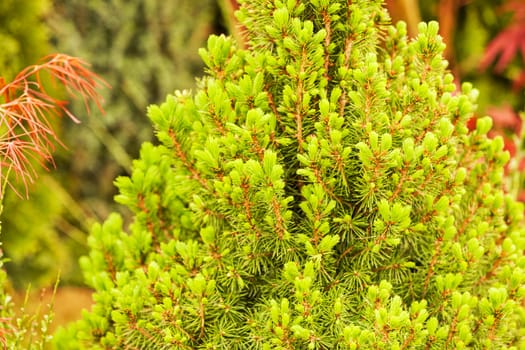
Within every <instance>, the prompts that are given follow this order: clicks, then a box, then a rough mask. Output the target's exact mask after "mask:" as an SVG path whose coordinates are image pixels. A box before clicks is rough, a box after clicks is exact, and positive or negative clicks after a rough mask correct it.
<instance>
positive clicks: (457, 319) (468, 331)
mask: <svg viewBox="0 0 525 350" xmlns="http://www.w3.org/2000/svg"><path fill="white" fill-rule="evenodd" d="M238 17H239V19H240V21H241V23H242V24H243V25H244V27H245V28H246V35H247V38H248V41H247V42H248V48H247V49H239V48H238V47H237V46H236V43H235V42H234V41H233V40H232V39H230V38H227V37H224V36H211V37H210V38H209V41H208V48H207V49H203V50H201V51H200V54H201V57H202V59H203V60H204V62H205V63H206V65H207V67H208V73H207V76H206V77H204V78H203V79H202V80H200V81H199V88H198V90H197V91H196V92H195V94H191V93H190V92H187V91H183V92H177V93H175V94H174V95H170V96H168V98H167V100H166V102H165V103H163V104H161V105H160V106H151V107H150V108H149V110H148V115H149V118H150V119H151V121H152V123H153V126H154V128H155V132H156V136H157V138H158V140H159V145H157V146H154V145H152V144H149V143H145V144H144V145H143V147H142V151H141V155H140V158H139V159H138V160H136V161H135V162H134V165H133V173H132V175H131V176H130V177H121V178H118V179H117V180H116V184H117V186H118V187H119V189H120V194H119V195H118V196H117V198H116V199H117V201H118V202H120V203H122V204H124V205H126V206H127V207H129V208H130V209H131V210H132V211H133V212H134V214H135V217H134V221H133V223H132V224H131V226H130V229H129V232H125V231H124V230H123V228H122V220H121V218H120V217H119V216H118V215H117V214H114V215H112V216H110V217H109V218H108V219H107V221H106V222H104V223H103V224H102V225H97V226H95V227H94V229H93V231H92V232H91V236H90V238H89V244H90V247H91V251H90V254H89V256H88V257H84V258H83V259H82V260H81V265H82V267H83V270H84V273H85V278H86V281H87V282H88V283H89V284H90V285H91V286H92V287H93V288H94V289H95V290H96V292H95V295H94V300H95V305H94V306H93V309H92V311H91V312H89V313H86V314H85V315H84V318H83V319H82V320H81V321H79V322H78V323H76V324H74V325H72V326H71V327H69V328H68V329H67V330H65V331H63V332H61V333H60V334H58V335H57V337H56V345H57V348H59V349H81V348H86V349H503V348H506V349H523V348H524V347H525V340H524V333H525V327H524V322H525V308H524V296H525V286H524V279H525V271H524V268H525V258H524V256H523V250H524V247H525V235H524V231H523V230H524V229H523V226H522V224H523V206H522V205H521V204H519V203H517V202H515V201H514V200H513V199H512V198H510V197H509V196H508V195H506V194H505V192H504V188H503V180H504V173H503V168H502V167H503V165H504V164H505V163H506V162H507V161H508V159H509V156H508V154H507V153H506V152H504V151H503V150H502V146H503V143H502V140H501V138H495V139H489V138H487V136H486V134H487V132H488V131H489V129H490V128H491V119H490V118H489V117H485V118H480V119H478V120H477V125H476V128H475V129H474V130H473V131H469V129H468V128H467V125H466V123H467V121H468V120H469V119H470V118H471V116H472V114H473V111H474V110H475V103H476V102H475V101H476V97H477V92H476V90H475V89H474V88H473V87H472V86H471V85H469V84H464V85H463V86H462V88H461V91H456V87H455V85H454V83H453V76H452V75H451V74H450V73H449V72H448V71H447V63H446V62H445V61H444V60H443V58H442V51H443V49H444V44H443V42H442V41H441V39H440V37H439V36H438V35H437V32H438V25H437V23H435V22H431V23H428V24H421V25H420V26H419V28H418V29H419V33H418V35H417V37H416V38H414V39H413V40H409V39H408V38H407V33H406V26H405V24H404V23H398V24H396V25H390V24H389V18H388V15H387V13H386V12H385V10H384V9H383V7H382V3H381V1H377V0H375V1H370V0H355V1H351V2H348V1H328V0H309V1H306V0H305V1H296V0H289V1H280V0H276V1H272V2H268V1H265V0H251V1H243V4H242V7H241V9H240V11H239V13H238Z"/></svg>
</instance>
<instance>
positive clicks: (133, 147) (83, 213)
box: [0, 0, 525, 324]
mask: <svg viewBox="0 0 525 350" xmlns="http://www.w3.org/2000/svg"><path fill="white" fill-rule="evenodd" d="M236 6H237V5H236V3H235V1H234V0H0V76H2V77H3V78H4V79H6V80H7V81H9V79H10V78H12V77H13V76H14V75H15V74H16V72H18V71H20V70H21V69H22V68H23V67H26V66H28V65H30V64H34V63H36V62H37V61H38V59H39V58H41V57H43V56H46V55H48V54H51V53H55V52H60V53H66V54H69V55H72V56H77V57H80V58H82V59H84V60H85V61H87V62H89V63H90V64H91V69H92V70H93V71H94V72H95V73H97V74H98V75H99V76H100V77H102V78H103V79H104V80H106V81H107V82H108V83H109V84H110V85H111V86H112V88H111V89H106V90H104V91H102V93H103V95H104V98H105V104H104V109H105V111H106V113H105V114H104V115H103V114H101V113H99V112H98V110H97V109H93V110H92V114H91V116H90V117H89V118H88V117H87V116H86V117H84V118H82V123H81V124H80V125H77V124H74V123H72V122H71V121H69V120H66V119H64V120H63V121H59V122H57V123H59V125H57V128H58V130H59V136H60V138H61V139H62V140H63V142H64V144H65V145H66V146H67V149H63V148H58V149H57V154H56V159H55V160H56V169H52V171H50V172H48V171H44V170H43V171H41V173H40V176H39V178H38V180H37V181H36V182H35V183H34V184H33V185H32V186H31V188H30V193H31V195H30V198H29V199H27V200H25V199H20V198H19V197H17V196H16V195H15V194H14V193H13V192H7V193H6V194H5V202H4V211H3V213H2V234H1V236H0V240H1V241H2V242H3V249H4V254H5V256H6V257H7V258H8V259H9V261H8V262H7V263H6V265H5V267H6V270H7V272H8V275H9V279H10V284H11V286H12V288H13V290H14V291H15V295H20V294H23V293H24V291H25V290H27V288H28V285H29V284H31V285H32V290H34V291H35V295H36V297H35V298H36V299H38V300H40V298H50V296H51V295H52V293H49V292H47V293H44V294H42V293H40V292H39V290H41V288H44V287H47V288H48V291H49V290H50V288H49V287H50V286H53V285H54V283H55V281H56V280H57V278H58V276H59V275H60V281H61V282H60V288H59V290H58V292H57V294H56V296H55V299H56V301H55V305H58V306H59V307H60V309H57V310H56V313H57V315H56V317H55V318H56V323H58V324H59V323H63V322H66V321H68V320H71V319H73V318H76V317H78V315H79V314H78V310H79V309H80V308H82V307H87V306H89V303H90V295H89V293H90V291H89V290H88V289H86V288H84V287H83V279H82V274H81V272H80V269H79V266H78V258H79V257H80V256H81V255H83V254H85V253H86V252H87V244H86V239H87V235H88V232H89V230H90V227H91V225H92V224H93V222H97V221H102V220H103V219H104V218H106V217H107V215H108V214H109V213H110V212H112V211H117V212H120V213H121V214H122V215H123V216H124V217H125V218H129V216H130V214H129V213H127V212H125V211H124V209H123V208H121V207H119V206H118V205H117V204H115V203H114V201H113V196H114V195H115V194H116V193H115V187H114V186H113V180H114V179H115V178H116V177H117V176H125V175H127V174H128V173H129V171H130V169H131V166H132V161H133V159H134V158H136V157H137V156H138V152H139V149H140V145H141V143H143V142H145V141H151V142H154V139H153V132H152V128H151V126H150V123H149V122H148V119H147V117H146V110H147V106H148V105H150V104H153V103H160V102H162V101H163V100H164V99H165V96H166V95H167V94H170V93H172V92H174V91H175V90H176V89H192V88H195V85H196V79H198V77H200V76H202V75H203V74H204V68H203V64H202V62H201V60H200V58H199V56H198V54H197V50H198V48H199V47H203V46H204V45H205V43H206V39H207V37H208V36H209V35H210V34H221V33H224V34H228V35H233V36H235V37H236V38H237V39H238V40H239V42H240V45H243V43H242V28H240V27H239V26H238V25H237V23H236V21H235V17H234V15H233V13H234V9H235V7H236ZM387 7H388V9H389V11H390V13H391V16H392V18H393V20H394V21H397V20H404V21H406V22H407V25H408V29H409V34H410V35H411V36H414V35H416V34H417V24H418V23H419V22H420V21H429V20H438V21H439V22H440V28H441V35H442V36H443V38H444V41H445V43H446V44H447V49H446V52H445V56H446V58H447V60H448V61H449V63H450V69H451V71H452V72H453V73H454V74H455V76H456V81H457V84H458V85H459V84H461V83H462V82H465V81H469V82H472V83H473V84H474V86H475V87H476V88H477V89H479V90H480V99H479V109H478V116H484V115H487V114H489V115H491V116H492V117H493V119H494V125H495V127H494V130H493V135H502V136H504V138H505V143H506V147H507V149H508V150H509V152H510V153H511V155H512V156H513V157H512V161H511V163H510V164H509V167H508V173H509V180H508V190H509V192H511V193H513V195H515V196H516V197H518V198H521V199H522V200H523V199H525V195H524V193H525V192H524V191H523V188H524V187H525V186H524V179H523V176H522V171H521V170H523V166H522V163H523V162H522V159H523V144H522V143H523V137H522V133H521V117H520V113H521V111H523V110H525V98H524V92H525V2H524V1H523V0H470V1H469V0H419V1H418V0H389V1H387ZM57 93H59V94H60V91H58V92H57ZM64 95H65V94H64ZM70 103H71V106H72V110H73V111H74V113H75V115H77V116H85V115H86V112H85V109H84V106H83V102H82V101H75V100H72V101H70ZM20 298H21V297H20Z"/></svg>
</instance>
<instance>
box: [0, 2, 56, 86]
mask: <svg viewBox="0 0 525 350" xmlns="http://www.w3.org/2000/svg"><path fill="white" fill-rule="evenodd" d="M49 6H50V3H49V1H48V0H2V1H0V76H2V77H4V78H5V79H10V78H12V77H13V76H14V75H15V74H16V73H17V72H19V71H20V70H21V69H22V68H23V67H26V66H28V65H29V64H32V63H34V62H36V61H37V60H38V59H39V58H40V57H42V56H44V55H45V54H47V53H48V50H49V43H48V33H49V29H48V27H47V26H46V25H45V23H44V22H43V21H42V16H43V14H44V13H45V12H46V10H47V9H48V8H49Z"/></svg>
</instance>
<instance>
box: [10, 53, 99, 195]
mask: <svg viewBox="0 0 525 350" xmlns="http://www.w3.org/2000/svg"><path fill="white" fill-rule="evenodd" d="M88 66H89V65H88V64H87V63H86V62H84V61H82V60H81V59H79V58H76V57H71V56H68V55H64V54H54V55H50V56H47V57H45V58H44V59H43V60H42V62H41V63H40V64H36V65H32V66H29V67H27V68H25V69H24V70H23V71H21V72H20V73H18V75H17V76H16V77H15V78H14V79H13V80H12V81H11V82H9V83H6V82H5V80H4V79H3V78H1V77H0V198H1V197H2V196H3V190H4V189H5V187H6V185H7V186H9V187H11V188H12V189H13V190H14V191H15V192H16V189H15V187H14V186H13V185H14V182H20V183H22V184H23V185H24V188H25V190H26V196H27V189H28V185H29V184H30V183H32V182H33V181H34V180H35V178H36V176H37V171H36V169H35V168H34V165H35V161H36V164H40V165H41V166H42V167H44V168H46V169H47V165H48V164H53V155H52V153H53V151H54V150H55V145H56V144H59V145H62V146H63V144H62V143H61V142H60V139H59V138H58V136H57V134H56V132H55V130H54V128H53V125H52V124H51V118H56V117H60V116H62V115H63V114H65V115H67V116H68V117H69V118H71V119H72V120H73V121H74V122H77V123H78V122H79V120H78V119H77V117H76V116H74V115H73V113H72V112H71V111H70V110H69V109H68V108H67V102H66V101H63V100H60V99H57V98H55V97H53V96H51V95H50V94H49V93H48V91H47V90H46V88H45V87H44V85H43V84H42V78H43V76H42V73H44V72H47V73H48V74H49V76H50V77H51V78H52V81H55V82H56V83H59V84H60V85H63V86H64V87H65V89H66V91H67V93H68V94H70V95H71V96H74V97H80V98H82V99H83V101H84V104H85V106H86V110H87V112H88V114H89V113H90V108H89V102H90V101H93V102H95V104H96V105H97V107H98V109H99V110H100V111H101V112H104V110H103V108H102V100H103V99H102V96H101V95H100V94H99V92H98V91H97V90H98V89H99V88H100V87H102V86H106V87H109V85H108V84H107V83H106V82H105V81H104V80H103V79H101V78H100V77H98V76H97V75H96V74H95V73H93V72H92V71H90V70H89V69H88V68H87V67H88ZM11 175H12V176H14V182H12V181H11V180H10V176H11ZM17 193H18V192H17Z"/></svg>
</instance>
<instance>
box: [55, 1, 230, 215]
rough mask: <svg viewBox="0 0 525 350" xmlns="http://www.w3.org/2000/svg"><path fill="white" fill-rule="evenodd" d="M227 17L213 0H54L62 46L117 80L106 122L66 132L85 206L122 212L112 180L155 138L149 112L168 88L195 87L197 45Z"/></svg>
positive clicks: (74, 181) (76, 191)
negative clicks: (114, 200) (114, 201)
mask: <svg viewBox="0 0 525 350" xmlns="http://www.w3.org/2000/svg"><path fill="white" fill-rule="evenodd" d="M220 20H221V15H220V11H219V7H218V6H217V4H216V1H213V0H180V1H163V0H146V1H144V0H130V1H125V2H123V1H120V0H108V1H104V2H101V1H89V2H86V1H84V0H56V1H54V8H53V11H52V14H51V15H50V16H49V18H48V23H49V25H50V27H51V29H52V40H53V42H54V44H55V47H56V48H57V50H58V51H60V52H66V53H70V54H72V55H75V56H79V57H83V58H85V59H86V60H88V61H89V62H91V63H92V64H93V69H94V70H95V71H96V72H97V73H98V74H100V75H102V76H104V78H105V79H106V80H107V81H108V82H109V83H110V84H111V85H112V86H113V89H112V90H111V91H109V90H108V91H106V92H105V95H104V98H105V100H106V101H107V108H106V112H107V117H106V118H104V120H102V119H97V118H93V119H92V120H90V121H89V122H88V123H87V125H88V130H87V131H86V132H85V133H82V135H77V134H70V133H68V132H67V131H66V132H65V133H64V138H65V140H66V141H68V143H69V144H70V145H72V146H71V148H70V150H71V153H72V155H73V159H75V160H76V161H74V162H69V156H68V157H67V158H66V159H68V161H67V163H68V164H69V169H68V172H69V176H70V179H69V180H70V181H66V182H65V185H64V186H65V188H66V189H67V191H68V192H69V193H70V194H71V195H72V197H74V198H76V199H79V200H80V202H81V203H80V205H81V206H82V207H83V208H87V207H89V208H91V210H93V214H95V215H96V216H97V217H98V218H104V217H106V216H107V214H108V213H109V212H110V211H112V210H115V208H114V206H113V205H112V204H111V203H112V200H111V199H112V196H113V195H114V194H115V191H116V190H115V188H114V187H113V186H112V180H113V179H114V178H115V177H116V176H118V175H121V174H126V173H129V171H130V167H131V159H133V158H134V157H136V156H137V155H138V150H139V146H140V144H141V143H142V142H143V141H146V140H151V139H152V137H153V135H152V133H151V130H150V128H149V127H148V121H147V119H146V118H144V117H143V116H144V111H145V110H146V108H147V106H148V105H150V104H152V103H159V102H160V101H162V99H163V97H164V94H165V93H166V92H170V91H174V90H175V89H180V88H192V87H194V86H195V76H200V75H202V73H203V65H202V63H201V61H200V59H199V57H198V55H197V54H196V52H197V49H198V48H199V47H202V46H203V45H204V43H205V40H206V38H207V37H208V35H209V34H210V33H212V32H216V31H221V30H223V29H221V27H220V23H219V21H220ZM72 108H73V110H77V109H78V108H83V107H82V105H81V104H80V103H73V105H72ZM65 128H68V127H67V126H66V127H65ZM59 161H60V160H59Z"/></svg>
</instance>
